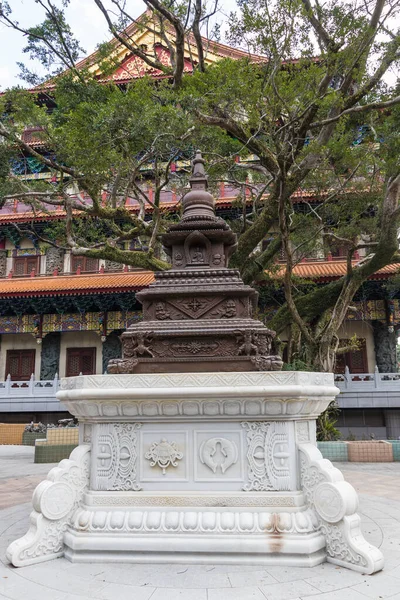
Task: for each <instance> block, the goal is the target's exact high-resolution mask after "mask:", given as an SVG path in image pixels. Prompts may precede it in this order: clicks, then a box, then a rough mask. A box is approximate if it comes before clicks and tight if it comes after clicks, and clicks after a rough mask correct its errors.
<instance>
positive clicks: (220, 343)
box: [108, 152, 282, 373]
mask: <svg viewBox="0 0 400 600" xmlns="http://www.w3.org/2000/svg"><path fill="white" fill-rule="evenodd" d="M190 186H191V190H190V191H189V192H188V193H187V194H186V195H185V196H184V198H183V200H182V204H183V217H182V219H181V220H180V222H179V223H178V224H176V225H172V226H171V227H170V228H169V230H168V232H167V233H166V234H165V235H164V236H163V246H164V249H165V251H166V252H167V254H168V255H169V256H170V257H171V262H172V268H171V270H169V271H164V272H160V273H156V275H155V278H156V280H155V282H154V283H153V284H151V285H150V286H149V287H148V288H147V289H146V290H144V291H142V292H140V293H138V294H137V298H138V299H139V300H140V302H141V303H142V305H143V320H142V321H141V322H140V323H139V324H135V325H133V326H132V327H130V328H129V329H128V330H127V331H126V332H124V333H123V334H122V349H123V358H122V359H116V360H112V361H110V363H109V365H108V372H109V373H165V372H188V371H197V372H198V371H254V370H263V371H271V370H280V369H281V368H282V361H281V359H280V357H279V356H272V355H271V346H272V341H273V338H274V336H275V332H273V331H270V330H269V329H267V328H266V327H265V326H264V325H263V324H262V323H261V322H260V321H258V320H257V319H254V318H253V313H254V310H255V308H256V306H257V292H255V290H253V288H251V287H250V286H247V285H245V284H244V283H243V281H242V279H241V278H240V274H239V271H237V270H235V269H228V268H227V264H228V260H229V257H230V255H231V254H232V252H233V251H234V250H235V248H236V245H237V239H236V234H234V233H233V232H232V231H231V229H230V227H229V226H228V225H227V223H225V221H224V220H223V219H221V218H219V217H217V216H216V215H215V208H214V199H213V197H212V195H211V194H210V193H209V192H208V191H207V177H206V175H205V170H204V160H203V159H202V157H201V154H200V152H197V154H196V157H195V159H194V160H193V171H192V176H191V178H190Z"/></svg>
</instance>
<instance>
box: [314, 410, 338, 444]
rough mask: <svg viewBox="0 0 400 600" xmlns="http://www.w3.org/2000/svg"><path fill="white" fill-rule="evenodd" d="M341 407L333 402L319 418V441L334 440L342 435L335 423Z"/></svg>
mask: <svg viewBox="0 0 400 600" xmlns="http://www.w3.org/2000/svg"><path fill="white" fill-rule="evenodd" d="M339 412H340V408H339V407H338V405H337V404H336V403H335V402H331V404H330V405H329V406H328V408H327V409H326V410H324V412H323V413H322V414H321V415H320V416H319V417H318V419H317V441H318V442H334V441H336V440H339V439H340V438H341V437H342V436H341V433H340V431H339V430H338V429H336V427H335V424H336V423H337V420H338V415H339Z"/></svg>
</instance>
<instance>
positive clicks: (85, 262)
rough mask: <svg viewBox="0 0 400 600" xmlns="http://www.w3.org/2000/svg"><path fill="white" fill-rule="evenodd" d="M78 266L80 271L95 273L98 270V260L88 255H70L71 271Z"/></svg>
mask: <svg viewBox="0 0 400 600" xmlns="http://www.w3.org/2000/svg"><path fill="white" fill-rule="evenodd" d="M79 267H80V270H81V273H96V272H97V271H98V270H99V261H98V259H97V258H90V257H89V256H71V272H72V273H76V272H77V270H78V268H79Z"/></svg>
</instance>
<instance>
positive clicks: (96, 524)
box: [7, 372, 383, 573]
mask: <svg viewBox="0 0 400 600" xmlns="http://www.w3.org/2000/svg"><path fill="white" fill-rule="evenodd" d="M338 391H339V390H338V389H337V388H336V387H334V383H333V375H330V374H322V373H302V372H277V373H276V372H271V373H259V372H251V373H199V374H153V375H104V376H101V375H98V376H96V375H93V376H82V377H74V378H70V379H65V380H63V382H62V391H60V392H59V393H58V397H59V399H60V400H61V401H62V402H63V403H64V405H65V406H67V408H68V410H69V411H70V412H71V413H72V414H73V415H75V416H77V417H78V418H79V421H80V424H81V425H80V435H81V439H80V446H79V447H78V448H76V449H75V450H74V451H73V452H72V454H71V457H70V459H68V460H63V461H61V463H60V464H59V466H58V467H56V468H54V469H52V470H51V471H50V473H49V475H48V477H47V479H46V480H45V481H43V482H42V483H40V484H39V485H38V487H37V488H36V490H35V492H34V495H33V508H34V510H33V512H32V514H31V526H30V529H29V531H28V533H27V534H26V535H25V536H24V537H23V538H21V539H19V540H17V541H15V542H13V543H12V544H11V545H10V547H9V548H8V551H7V557H8V559H9V560H10V561H11V562H12V563H13V564H14V565H15V566H23V565H29V564H33V563H36V562H41V561H44V560H50V559H51V558H56V557H58V556H62V555H64V556H66V557H67V558H68V559H70V560H71V561H77V562H78V561H80V562H105V561H125V562H168V563H170V562H177V563H214V564H215V563H242V564H243V563H248V564H260V565H270V564H279V565H282V564H287V565H297V566H298V565H304V566H313V565H316V564H319V563H321V562H323V561H325V560H328V561H330V562H333V563H335V564H338V565H341V566H346V567H348V568H350V569H354V570H357V571H361V572H363V573H373V572H375V571H379V570H380V569H382V567H383V557H382V554H381V552H380V551H379V550H378V549H377V548H374V547H373V546H371V545H370V544H368V543H367V542H366V541H365V540H364V538H363V536H362V534H361V531H360V527H359V525H360V519H359V517H358V515H357V514H356V510H357V503H358V502H357V495H356V492H355V490H354V489H353V488H352V486H351V485H350V484H348V483H346V482H345V481H344V480H343V476H342V474H341V473H340V471H338V470H337V469H335V468H334V467H333V466H332V464H331V463H330V462H329V461H328V460H325V459H323V458H322V456H321V454H320V452H319V451H318V449H317V447H316V442H315V420H316V418H317V416H318V415H319V414H320V413H321V412H322V411H323V410H324V409H325V408H326V407H327V405H328V404H329V402H330V401H331V400H333V398H334V397H335V395H336V394H337V393H338Z"/></svg>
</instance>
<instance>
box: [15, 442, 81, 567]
mask: <svg viewBox="0 0 400 600" xmlns="http://www.w3.org/2000/svg"><path fill="white" fill-rule="evenodd" d="M89 462H90V446H86V445H84V446H78V447H77V448H75V450H73V451H72V453H71V456H70V458H69V459H64V460H62V461H61V462H60V463H59V465H58V466H57V467H54V468H53V469H51V471H50V472H49V474H48V476H47V479H45V480H44V481H42V482H41V483H39V485H38V486H37V487H36V489H35V491H34V492H33V498H32V504H33V509H34V510H33V511H32V513H31V516H30V527H29V530H28V532H27V533H26V534H25V535H24V536H23V537H22V538H19V539H18V540H15V541H14V542H12V544H10V546H9V547H8V549H7V558H8V560H9V561H10V562H11V563H12V564H13V565H14V566H15V567H23V566H26V565H33V564H35V563H39V562H43V561H45V560H50V559H52V558H58V557H59V556H62V555H63V554H64V533H65V531H66V529H67V527H68V525H69V524H70V522H71V519H72V516H73V514H74V512H75V510H76V509H77V508H78V506H79V504H80V502H81V499H82V497H83V494H84V492H85V491H86V489H87V487H88V483H89Z"/></svg>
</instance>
